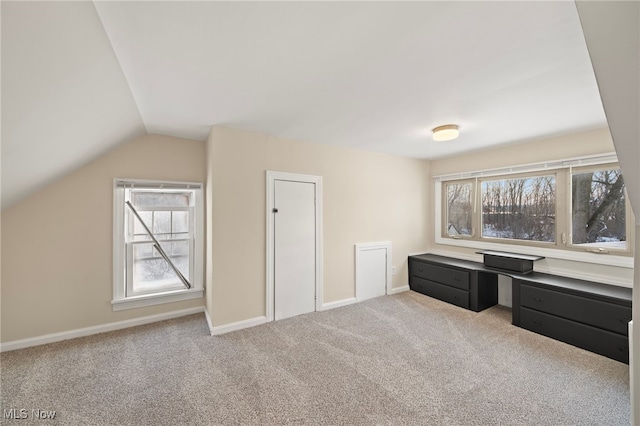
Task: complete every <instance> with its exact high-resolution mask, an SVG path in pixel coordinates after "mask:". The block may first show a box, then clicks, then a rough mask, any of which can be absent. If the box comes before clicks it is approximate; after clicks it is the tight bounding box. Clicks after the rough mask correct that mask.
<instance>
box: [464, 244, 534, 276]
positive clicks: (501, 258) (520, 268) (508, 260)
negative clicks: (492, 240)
mask: <svg viewBox="0 0 640 426" xmlns="http://www.w3.org/2000/svg"><path fill="white" fill-rule="evenodd" d="M476 253H477V254H481V255H483V257H484V266H486V267H487V268H494V269H499V270H501V271H509V272H518V273H520V274H530V273H532V272H533V262H535V261H536V260H540V259H544V256H532V255H529V254H518V253H506V252H503V251H493V250H483V251H477V252H476Z"/></svg>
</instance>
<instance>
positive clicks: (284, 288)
mask: <svg viewBox="0 0 640 426" xmlns="http://www.w3.org/2000/svg"><path fill="white" fill-rule="evenodd" d="M273 214H274V311H275V312H274V314H275V319H276V320H279V319H283V318H289V317H292V316H296V315H300V314H304V313H307V312H313V311H315V306H316V303H315V297H316V252H315V251H316V217H315V184H314V183H308V182H294V181H288V180H276V181H275V185H274V212H273Z"/></svg>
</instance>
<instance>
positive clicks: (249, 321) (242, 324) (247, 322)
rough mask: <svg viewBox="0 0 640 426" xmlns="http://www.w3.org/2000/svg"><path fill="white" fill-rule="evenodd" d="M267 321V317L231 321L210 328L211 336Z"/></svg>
mask: <svg viewBox="0 0 640 426" xmlns="http://www.w3.org/2000/svg"><path fill="white" fill-rule="evenodd" d="M266 323H267V317H266V316H261V317H255V318H249V319H246V320H242V321H238V322H232V323H230V324H224V325H219V326H216V327H213V328H212V329H211V335H212V336H219V335H221V334H225V333H229V332H231V331H236V330H242V329H243V328H249V327H255V326H256V325H262V324H266Z"/></svg>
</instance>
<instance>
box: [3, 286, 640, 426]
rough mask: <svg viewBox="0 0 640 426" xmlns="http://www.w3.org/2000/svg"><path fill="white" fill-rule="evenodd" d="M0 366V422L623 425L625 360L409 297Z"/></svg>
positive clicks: (182, 323)
mask: <svg viewBox="0 0 640 426" xmlns="http://www.w3.org/2000/svg"><path fill="white" fill-rule="evenodd" d="M0 362H1V371H2V378H1V384H2V409H3V414H4V416H3V417H6V415H7V411H6V410H9V409H17V410H20V409H24V410H27V411H25V412H26V413H27V415H28V418H27V419H25V420H7V419H6V418H4V419H3V420H2V421H3V423H6V424H14V423H15V424H20V425H26V424H40V425H41V424H70V425H235V424H245V425H280V424H295V425H316V424H318V425H325V424H326V425H448V426H449V425H554V426H557V425H607V426H611V425H625V426H626V425H628V424H629V422H630V420H629V419H630V417H629V416H630V407H629V378H628V366H627V365H625V364H622V363H619V362H617V361H613V360H610V359H608V358H604V357H601V356H599V355H596V354H593V353H590V352H586V351H583V350H581V349H578V348H575V347H573V346H569V345H566V344H564V343H561V342H557V341H554V340H551V339H548V338H546V337H543V336H540V335H537V334H534V333H530V332H528V331H526V330H523V329H520V328H518V327H514V326H513V325H511V312H510V310H508V309H505V308H502V307H494V308H491V309H488V310H486V311H484V312H481V313H474V312H471V311H467V310H464V309H460V308H457V307H455V306H452V305H449V304H446V303H443V302H440V301H437V300H434V299H431V298H428V297H426V296H422V295H420V294H417V293H414V292H405V293H401V294H398V295H394V296H384V297H380V298H377V299H372V300H368V301H366V302H363V303H360V304H356V305H351V306H347V307H344V308H339V309H334V310H331V311H326V312H317V313H311V314H306V315H302V316H299V317H296V318H290V319H287V320H282V321H278V322H272V323H269V324H266V325H263V326H258V327H254V328H251V329H246V330H241V331H237V332H233V333H229V334H226V335H223V336H218V337H211V336H209V335H208V329H207V326H206V322H205V319H204V316H203V315H193V316H189V317H184V318H179V319H175V320H170V321H165V322H162V323H156V324H151V325H147V326H141V327H136V328H132V329H127V330H122V331H117V332H112V333H105V334H101V335H97V336H91V337H87V338H80V339H75V340H71V341H66V342H60V343H54V344H50V345H45V346H40V347H35V348H29V349H23V350H19V351H13V352H7V353H3V354H2V355H1V356H0ZM38 409H39V410H43V411H45V412H46V411H56V416H55V419H54V420H37V419H35V418H34V416H33V412H32V411H31V410H38ZM15 413H18V415H19V413H20V412H19V411H17V412H15Z"/></svg>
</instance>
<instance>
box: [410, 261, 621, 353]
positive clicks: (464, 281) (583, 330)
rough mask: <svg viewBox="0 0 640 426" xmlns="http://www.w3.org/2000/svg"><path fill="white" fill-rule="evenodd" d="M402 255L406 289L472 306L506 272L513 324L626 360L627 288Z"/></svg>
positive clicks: (493, 291)
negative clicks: (405, 265) (406, 265)
mask: <svg viewBox="0 0 640 426" xmlns="http://www.w3.org/2000/svg"><path fill="white" fill-rule="evenodd" d="M534 257H535V256H534ZM408 261H409V288H411V290H413V291H416V292H418V293H422V294H425V295H427V296H431V297H434V298H436V299H440V300H443V301H445V302H448V303H451V304H454V305H457V306H460V307H462V308H466V309H470V310H472V311H475V312H480V311H482V310H484V309H486V308H489V307H491V306H493V305H496V304H497V303H498V275H506V276H509V277H511V278H512V288H513V299H512V305H513V308H512V323H513V325H516V326H518V327H522V328H525V329H527V330H530V331H533V332H535V333H538V334H542V335H545V336H547V337H551V338H553V339H556V340H560V341H562V342H565V343H569V344H571V345H574V346H577V347H580V348H583V349H586V350H588V351H591V352H595V353H597V354H600V355H604V356H606V357H609V358H612V359H615V360H617V361H620V362H624V363H629V338H628V323H629V321H630V320H631V294H632V290H631V289H630V288H624V287H617V286H613V285H608V284H602V283H598V282H593V281H585V280H579V279H574V278H567V277H561V276H557V275H551V274H543V273H540V272H527V273H521V272H511V271H508V270H504V269H500V270H497V269H496V268H493V267H487V266H485V265H484V264H482V263H479V262H472V261H467V260H461V259H455V258H451V257H446V256H438V255H433V254H420V255H415V256H409V259H408ZM531 261H532V262H533V260H531ZM525 269H526V268H525Z"/></svg>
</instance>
